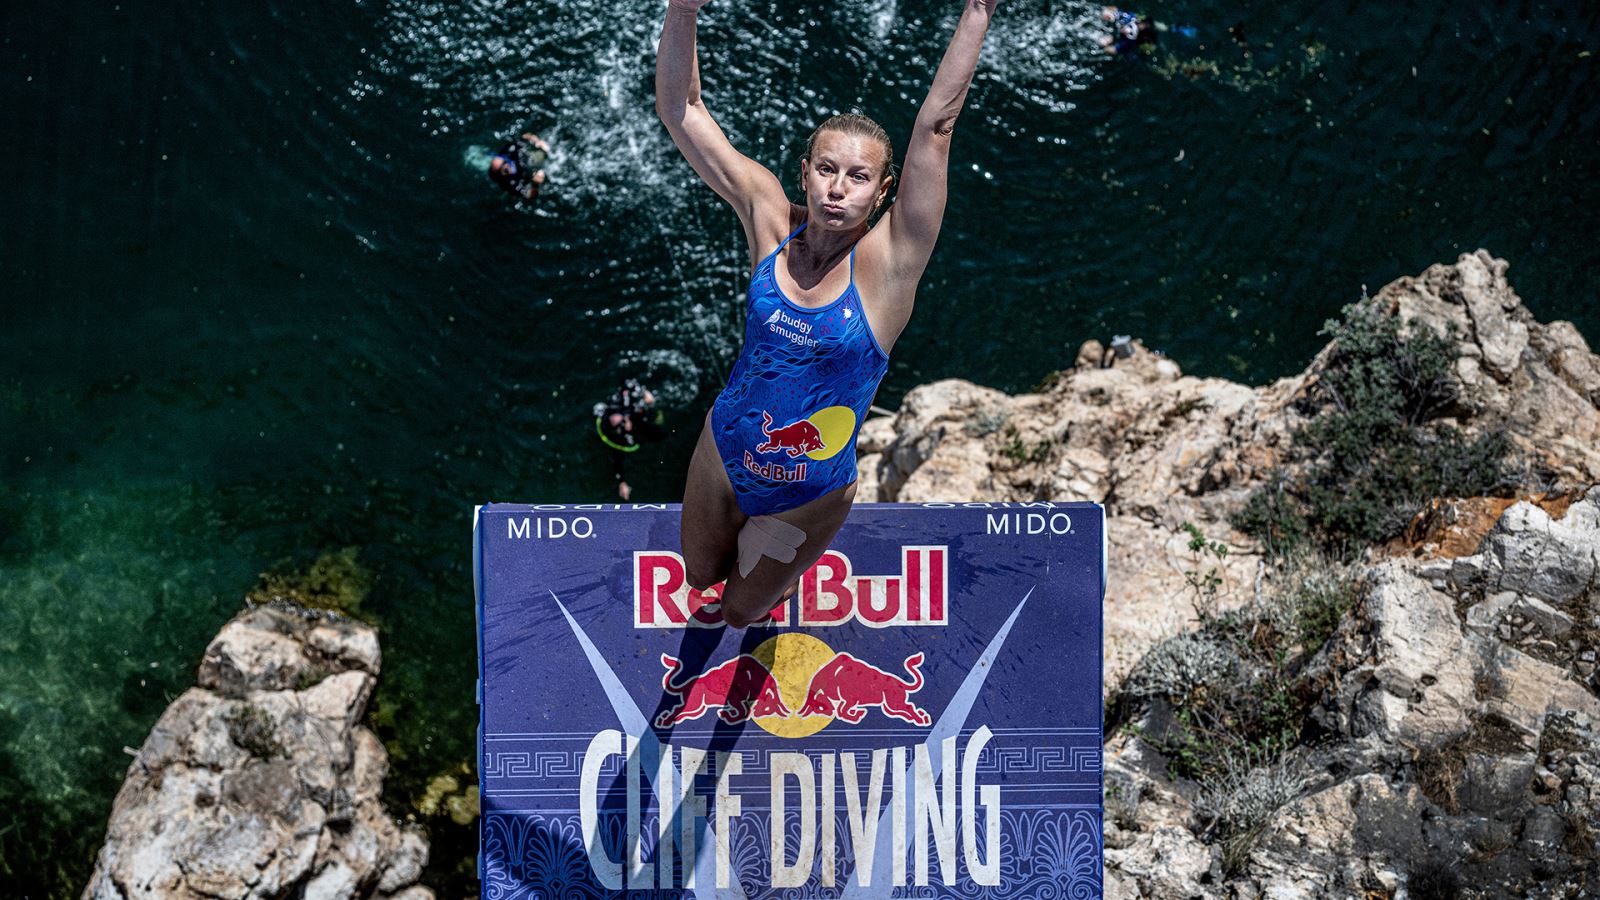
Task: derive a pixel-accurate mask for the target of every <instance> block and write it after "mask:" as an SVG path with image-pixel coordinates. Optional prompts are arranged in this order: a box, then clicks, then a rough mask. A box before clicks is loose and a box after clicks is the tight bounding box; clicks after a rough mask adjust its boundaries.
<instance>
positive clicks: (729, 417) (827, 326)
mask: <svg viewBox="0 0 1600 900" xmlns="http://www.w3.org/2000/svg"><path fill="white" fill-rule="evenodd" d="M706 2H707V0H670V2H669V4H668V7H667V16H666V23H665V25H664V26H663V28H662V31H661V43H660V46H659V49H658V51H657V56H656V112H657V113H658V114H659V115H660V116H661V121H662V122H663V123H665V125H666V127H667V131H668V132H669V133H670V134H671V135H672V140H673V142H674V143H675V144H676V145H677V147H678V149H679V150H680V151H682V153H683V155H684V157H685V158H686V159H687V160H688V161H689V165H690V166H692V167H693V168H694V171H695V172H696V173H697V174H698V175H699V176H700V177H701V179H703V180H704V181H705V182H706V184H707V185H708V186H709V187H710V188H711V189H712V190H713V191H715V192H716V193H717V195H718V196H720V197H722V199H723V200H726V201H727V202H728V204H729V205H730V206H732V207H733V209H734V211H735V212H736V213H737V214H738V216H739V222H740V224H741V225H742V226H743V227H744V234H745V240H746V241H747V243H748V245H749V251H750V265H751V275H750V294H749V299H748V302H747V307H746V313H747V317H746V324H745V337H744V348H743V350H742V351H741V353H740V356H739V359H738V361H737V362H736V363H735V364H734V367H733V373H732V374H731V375H730V376H729V379H728V385H727V387H725V388H723V390H722V393H721V394H720V395H718V397H717V399H716V402H715V403H714V404H713V405H712V407H711V411H710V413H709V414H708V415H707V416H706V424H705V429H704V430H703V431H702V432H701V433H700V440H699V443H698V444H697V445H696V447H695V450H694V456H693V458H692V460H691V461H690V463H689V476H688V483H687V485H686V486H685V488H684V497H683V521H682V529H681V533H682V540H683V560H684V565H685V567H686V569H687V574H688V581H689V584H690V585H692V586H694V587H695V588H700V589H704V588H708V587H710V586H712V585H714V584H716V583H717V582H726V583H725V585H724V588H723V592H722V598H721V604H722V614H723V617H724V619H725V620H726V621H727V623H728V624H729V625H732V626H734V627H743V626H745V625H749V624H751V623H753V622H756V621H759V620H760V619H762V618H764V617H765V616H766V615H767V614H768V613H769V612H770V611H771V610H772V608H773V607H774V606H775V605H776V604H777V603H778V602H780V601H781V600H782V599H783V597H784V596H786V594H787V593H788V592H789V591H791V590H792V589H793V587H794V585H795V584H796V582H797V581H798V579H799V578H800V575H801V574H802V573H803V572H805V570H806V569H807V568H809V567H810V566H811V565H812V564H813V563H815V562H816V561H817V559H819V558H820V557H821V556H822V553H823V551H825V550H826V549H827V548H828V544H829V542H831V541H832V540H833V538H834V535H836V534H838V532H839V528H840V527H841V526H842V525H843V524H844V521H845V517H846V516H847V515H848V514H849V512H850V505H851V503H852V502H853V501H854V499H855V494H856V452H855V447H856V436H857V433H858V432H859V431H860V427H861V422H862V420H863V419H865V418H866V415H867V409H868V407H869V406H870V405H871V403H872V398H873V394H874V393H875V392H876V390H877V387H878V382H879V381H880V380H882V378H883V375H884V373H885V372H886V371H887V370H888V366H889V351H890V350H892V349H893V347H894V344H895V341H896V339H898V338H899V337H900V334H901V332H902V331H903V330H904V329H905V327H906V323H907V321H908V320H909V319H910V318H911V309H912V305H913V302H914V300H915V299H916V293H917V282H918V281H919V280H920V279H921V278H922V273H923V270H924V269H925V268H926V267H927V265H928V259H929V257H930V256H931V255H932V254H933V247H934V243H935V241H937V240H938V237H939V228H940V224H941V222H942V221H943V219H944V210H945V199H946V180H947V177H948V170H949V167H950V143H951V137H952V134H953V133H954V130H955V124H956V118H957V117H958V116H959V114H960V113H961V107H962V105H963V103H964V102H965V100H966V97H967V90H968V89H969V88H970V87H971V84H972V75H973V72H974V70H975V69H976V68H977V64H978V54H979V51H980V50H981V49H982V47H983V39H984V35H985V34H986V33H987V32H988V29H989V20H990V18H991V17H992V16H993V15H994V12H995V7H996V6H997V5H998V3H999V0H957V2H960V4H961V20H960V22H959V24H957V25H956V29H955V34H954V36H953V37H952V38H951V39H950V44H949V46H948V47H947V48H946V50H945V52H944V58H943V59H942V60H941V61H940V63H939V68H938V71H937V72H936V73H935V74H934V76H933V84H932V85H931V86H930V87H929V89H928V96H927V99H925V100H924V101H923V103H922V107H921V110H920V112H918V114H917V119H916V124H915V125H914V126H913V129H912V133H911V137H910V139H909V141H908V142H907V146H906V153H905V165H904V167H903V168H902V169H901V170H900V172H899V173H898V177H897V176H896V173H895V166H894V151H893V147H892V145H891V144H890V141H889V136H888V134H887V133H885V132H884V130H883V128H882V127H881V126H879V125H878V124H877V123H876V122H873V121H872V120H871V119H869V118H867V117H866V116H862V115H856V114H849V115H839V116H834V117H833V118H831V119H828V120H827V121H825V122H823V123H822V124H821V125H820V126H819V127H818V128H817V130H816V131H815V132H813V133H812V135H811V139H810V140H809V141H808V142H807V143H806V145H805V147H804V150H803V153H802V154H801V156H800V158H799V160H797V162H798V163H799V174H800V185H801V190H802V192H803V194H804V196H803V197H802V202H800V203H791V202H790V200H789V198H788V197H787V196H786V195H785V194H784V190H783V185H782V183H781V182H780V181H779V180H778V177H777V176H776V175H774V174H773V173H772V172H771V171H769V170H768V169H767V168H766V167H765V166H762V165H761V164H760V163H757V162H755V161H754V160H752V159H750V158H749V157H747V156H745V155H743V154H742V153H740V152H739V151H738V150H736V149H734V147H733V145H732V144H731V143H730V142H729V141H728V138H727V136H726V135H724V134H723V131H722V129H721V128H720V127H719V126H718V125H717V123H716V121H715V120H714V119H713V118H712V116H711V113H710V112H709V111H708V110H707V108H706V104H705V101H704V98H703V97H702V96H701V93H700V70H699V61H698V59H697V58H696V49H695V41H696V27H695V26H696V20H697V18H698V15H699V12H700V8H701V7H702V6H704V5H705V4H706ZM891 184H894V185H897V186H898V191H897V193H896V195H895V200H894V203H893V204H892V205H890V206H889V207H888V208H887V209H883V207H884V206H885V203H886V202H887V200H888V197H889V188H890V185H891ZM880 209H882V212H883V214H882V215H881V216H880V217H878V218H877V220H876V222H874V221H873V216H874V214H876V213H877V212H879V210H880Z"/></svg>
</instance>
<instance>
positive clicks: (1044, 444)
mask: <svg viewBox="0 0 1600 900" xmlns="http://www.w3.org/2000/svg"><path fill="white" fill-rule="evenodd" d="M1005 437H1006V442H1005V443H1004V444H1001V445H1000V453H1001V455H1003V456H1005V458H1007V459H1009V460H1011V461H1012V462H1014V463H1019V464H1021V463H1041V462H1044V461H1045V460H1047V459H1049V458H1050V442H1049V441H1048V440H1045V441H1040V442H1039V443H1037V444H1029V443H1027V442H1026V441H1024V440H1023V439H1022V435H1021V434H1019V433H1018V432H1017V429H1016V427H1015V426H1012V425H1007V426H1006V429H1005Z"/></svg>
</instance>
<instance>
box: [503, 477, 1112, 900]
mask: <svg viewBox="0 0 1600 900" xmlns="http://www.w3.org/2000/svg"><path fill="white" fill-rule="evenodd" d="M678 522H679V510H678V507H677V506H676V505H670V506H669V505H655V506H651V505H611V504H605V505H600V504H595V505H580V506H555V505H536V506H527V505H510V504H493V505H489V506H484V507H482V508H480V509H479V511H478V518H477V522H476V525H475V551H476V558H475V575H476V580H477V594H478V622H479V666H480V678H481V680H480V683H479V702H480V703H481V707H482V709H481V713H482V720H481V726H480V728H481V731H480V736H479V773H480V774H479V777H480V789H481V800H482V811H483V815H482V819H481V822H480V829H481V841H482V851H481V856H480V860H479V869H480V876H481V878H482V881H483V894H484V896H486V897H490V898H496V900H500V898H520V897H529V898H552V900H554V898H563V900H565V898H588V897H597V898H598V897H673V898H676V897H683V898H713V897H714V898H719V900H720V898H756V897H796V898H798V897H851V898H868V897H901V896H906V897H911V896H915V897H995V898H1011V897H1015V898H1038V897H1072V898H1092V897H1099V896H1101V863H1102V845H1101V815H1102V806H1101V762H1102V760H1101V752H1102V751H1101V746H1102V734H1101V701H1100V695H1101V603H1102V598H1103V595H1104V577H1105V574H1104V573H1105V564H1104V559H1105V549H1104V548H1105V537H1104V514H1103V510H1102V509H1101V508H1100V507H1099V506H1096V505H1092V504H1051V503H966V504H860V505H857V506H856V507H855V508H854V509H853V510H852V512H851V513H850V519H849V521H848V522H847V523H846V524H845V526H844V528H843V530H842V531H840V533H839V535H838V537H837V538H836V539H835V540H834V542H833V545H832V547H831V549H830V550H829V551H828V552H827V553H826V554H825V555H824V556H823V557H822V559H821V560H819V561H818V563H817V564H816V565H815V566H813V567H812V568H811V569H810V570H809V571H808V572H806V574H805V575H804V577H803V578H802V579H801V580H800V584H799V589H798V591H797V592H796V594H795V595H794V596H793V597H791V598H790V599H788V600H787V601H785V602H784V603H783V604H782V605H780V606H779V607H778V608H777V609H775V610H774V611H773V613H772V615H771V616H770V617H769V619H768V620H766V621H764V622H762V623H760V624H757V625H753V626H751V627H750V628H747V629H744V630H742V631H741V630H736V629H731V628H727V627H725V626H723V624H722V622H721V618H720V615H719V614H718V612H717V609H718V607H717V596H718V591H719V588H720V586H718V587H714V588H712V589H710V590H707V591H697V590H694V589H692V588H690V587H689V586H688V585H687V584H686V582H685V577H684V566H683V560H682V558H681V557H680V556H679V554H678V546H679V545H678Z"/></svg>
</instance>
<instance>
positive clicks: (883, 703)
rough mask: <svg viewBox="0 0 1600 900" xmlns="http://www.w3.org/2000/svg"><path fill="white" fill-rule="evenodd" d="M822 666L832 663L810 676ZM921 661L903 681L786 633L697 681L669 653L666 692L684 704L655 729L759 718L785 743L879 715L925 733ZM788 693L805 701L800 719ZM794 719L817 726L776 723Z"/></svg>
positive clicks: (912, 661) (911, 659)
mask: <svg viewBox="0 0 1600 900" xmlns="http://www.w3.org/2000/svg"><path fill="white" fill-rule="evenodd" d="M819 659H823V660H826V661H825V662H823V663H822V665H821V666H820V667H817V668H815V670H814V671H811V672H810V673H809V675H808V674H807V670H808V669H811V668H813V667H814V666H815V664H816V661H817V660H819ZM922 661H923V655H922V654H921V653H913V654H912V655H910V656H908V657H906V659H905V661H904V662H903V663H902V664H901V665H902V668H904V669H905V673H906V674H905V675H904V676H900V675H897V674H895V673H894V672H890V671H888V670H886V669H880V668H878V667H877V666H875V665H873V664H872V663H869V662H866V661H865V660H862V659H859V658H857V657H856V656H854V655H852V654H849V653H844V652H839V653H834V652H833V651H832V650H831V649H830V648H828V646H827V645H826V644H824V643H823V642H822V641H819V640H817V639H816V638H813V637H810V636H808V635H802V634H783V635H779V636H778V637H775V638H773V639H771V640H769V641H767V642H765V643H764V644H763V645H762V646H761V647H759V648H757V650H756V653H754V654H750V653H742V654H740V655H738V656H736V657H734V658H733V659H730V660H727V661H726V662H723V663H721V664H719V665H717V666H716V667H714V668H712V669H709V670H707V671H706V672H704V673H702V674H700V675H698V676H688V677H685V676H684V675H683V663H682V662H681V661H679V660H678V659H677V658H676V657H673V656H671V655H668V654H665V653H663V654H661V665H663V666H665V667H666V670H667V671H666V674H664V675H662V677H661V687H662V688H663V689H664V690H665V691H666V692H667V694H669V695H671V696H674V697H677V698H679V699H678V702H677V704H676V705H674V706H673V707H672V708H671V709H667V710H665V711H663V712H662V713H661V714H660V715H658V716H656V719H655V723H656V727H657V728H671V727H673V726H676V725H678V724H680V723H683V722H690V721H693V720H695V719H698V718H700V717H702V716H706V715H709V714H711V713H716V714H717V716H718V718H720V719H722V721H724V722H726V723H728V724H729V725H737V724H739V723H741V722H747V721H750V720H752V719H753V720H756V723H757V724H758V725H760V726H761V727H762V728H763V729H765V730H767V731H769V732H772V733H773V734H776V735H779V736H780V737H799V736H804V735H810V734H815V733H816V732H817V731H820V730H821V729H822V728H823V727H825V726H826V725H827V724H828V722H830V721H832V720H835V719H837V720H839V721H842V722H846V723H848V724H851V725H857V724H860V722H861V720H862V719H865V718H866V716H867V713H868V712H869V711H870V710H873V709H876V710H878V711H879V712H881V713H882V714H883V715H885V716H887V717H888V718H891V719H899V720H900V721H902V722H907V723H909V724H911V725H916V726H919V727H922V728H926V727H928V726H929V725H931V724H933V719H932V717H931V716H929V715H928V711H927V710H925V709H923V708H922V707H920V706H918V705H916V704H915V703H913V702H912V701H911V695H912V694H915V693H917V692H918V691H920V690H922V686H923V678H922ZM802 685H804V686H803V687H802ZM784 694H789V695H790V696H798V697H804V698H805V703H804V705H803V706H801V707H800V710H799V712H798V713H796V712H794V711H792V708H791V705H790V703H789V702H786V701H785V699H784ZM792 717H798V718H801V719H814V718H815V719H818V721H815V722H806V723H795V724H794V725H786V724H785V723H782V722H780V721H775V720H783V719H789V718H792Z"/></svg>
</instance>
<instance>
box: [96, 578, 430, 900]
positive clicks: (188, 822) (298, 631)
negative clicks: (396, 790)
mask: <svg viewBox="0 0 1600 900" xmlns="http://www.w3.org/2000/svg"><path fill="white" fill-rule="evenodd" d="M379 665H380V654H379V649H378V638H377V633H376V631H375V630H374V629H373V628H372V627H371V626H368V625H365V624H362V623H360V622H356V621H353V620H350V619H346V618H344V617H342V616H339V615H337V614H333V613H325V612H317V611H312V610H306V609H302V608H300V607H298V606H294V605H291V604H288V603H272V604H267V605H262V606H255V607H253V608H251V609H248V610H246V611H244V612H241V613H240V614H239V615H238V616H236V617H235V618H234V619H233V620H232V621H231V622H229V623H228V624H227V625H225V626H223V628H222V630H221V632H219V633H218V634H217V636H216V637H215V638H214V639H213V640H212V642H211V644H210V646H209V647H207V648H206V653H205V657H204V659H203V660H202V661H201V663H200V669H199V678H198V681H199V684H198V686H196V687H194V688H191V689H190V690H188V691H187V692H185V693H184V694H183V695H182V696H181V697H179V698H178V699H177V700H176V701H174V702H173V704H172V705H171V706H170V707H168V709H167V711H166V712H165V713H164V714H163V715H162V716H161V719H160V720H159V721H158V722H157V723H156V725H155V727H154V728H153V729H152V730H151V732H150V735H149V737H148V738H146V739H145V742H144V745H143V746H142V747H140V748H139V750H138V753H137V754H136V755H135V757H134V761H133V764H132V765H131V766H129V768H128V775H127V778H126V780H125V781H124V782H123V785H122V790H121V791H120V792H118V794H117V798H116V801H115V803H114V805H113V807H112V811H111V819H110V823H109V824H108V826H107V828H106V839H105V844H104V845H103V846H102V848H101V850H100V856H99V859H98V861H97V863H96V865H95V871H94V877H93V878H92V879H91V880H90V882H89V885H88V887H87V888H86V889H85V890H84V897H86V898H137V897H179V898H182V897H195V898H199V897H210V898H215V897H228V898H239V900H245V898H255V897H260V898H267V897H284V896H303V897H308V898H310V897H318V898H343V897H358V896H359V897H371V896H377V897H401V896H403V897H405V898H407V900H423V898H430V897H432V892H431V891H429V890H427V889H426V888H423V887H420V886H417V880H418V879H419V878H420V877H421V875H422V868H423V866H424V865H425V864H426V863H427V858H428V845H427V841H426V839H425V838H424V837H423V836H422V834H421V833H420V832H419V831H417V830H416V829H414V828H406V827H402V826H401V825H400V824H398V823H397V822H396V821H395V820H394V819H393V817H391V816H390V815H389V813H388V812H387V811H386V810H385V809H384V808H383V805H382V804H381V803H380V802H379V797H380V795H381V793H382V791H383V779H384V774H385V772H386V770H387V768H388V756H387V754H386V753H385V751H384V749H383V745H382V744H381V743H379V741H378V738H377V737H376V736H375V735H374V734H373V733H372V732H371V731H370V730H369V729H367V728H366V727H364V726H362V725H360V724H359V723H360V721H361V718H362V715H363V713H364V712H365V710H366V705H367V701H368V699H369V698H370V697H371V696H372V691H373V688H374V687H375V685H376V683H377V678H378V671H379Z"/></svg>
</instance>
